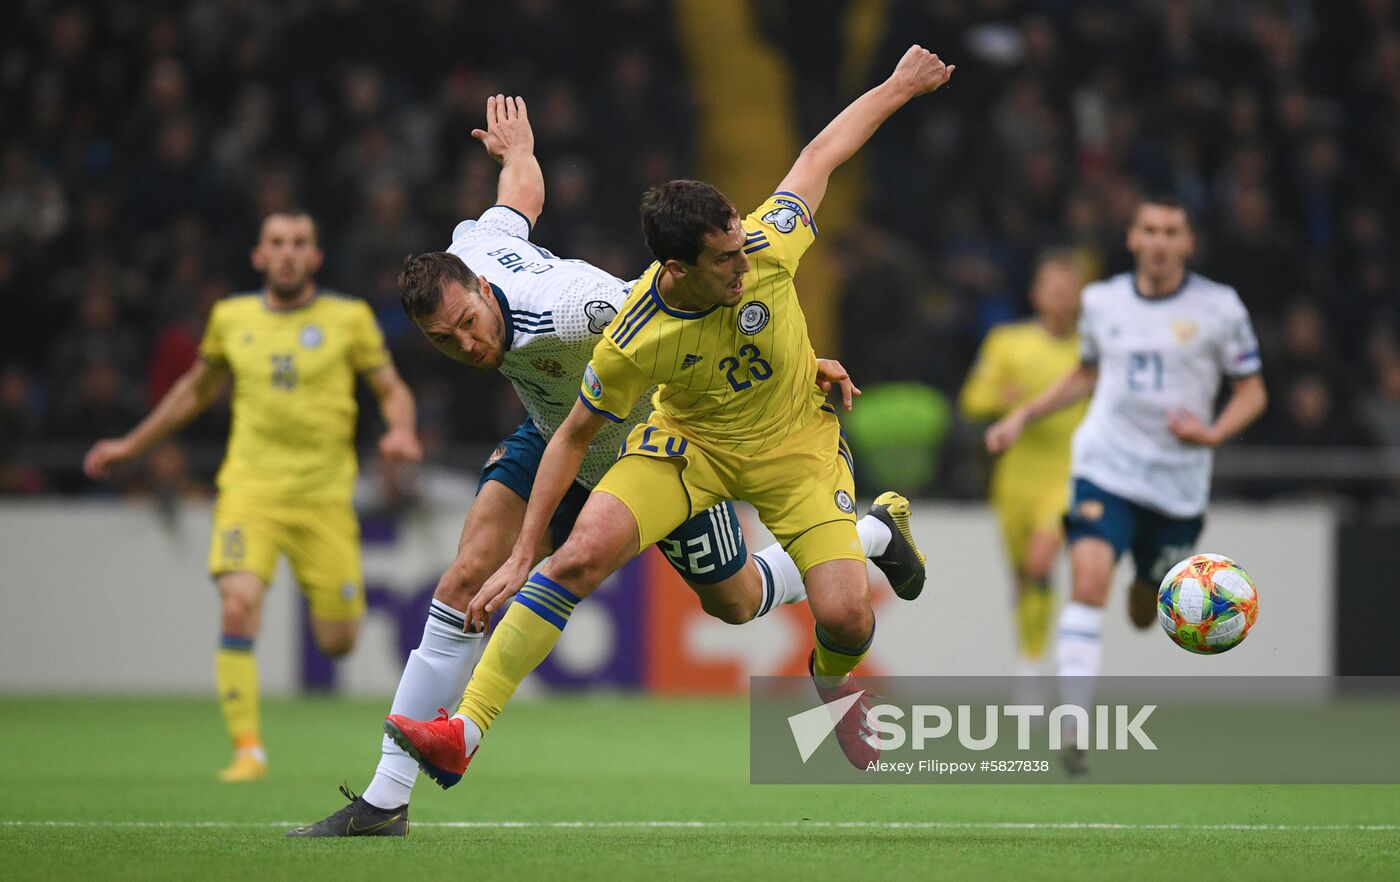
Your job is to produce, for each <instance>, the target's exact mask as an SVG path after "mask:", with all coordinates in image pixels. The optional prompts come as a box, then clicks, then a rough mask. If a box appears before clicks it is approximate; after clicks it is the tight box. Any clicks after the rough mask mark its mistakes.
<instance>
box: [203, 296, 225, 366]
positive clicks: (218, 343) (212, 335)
mask: <svg viewBox="0 0 1400 882" xmlns="http://www.w3.org/2000/svg"><path fill="white" fill-rule="evenodd" d="M222 315H223V301H220V302H218V303H215V304H214V308H213V309H211V310H209V322H208V324H206V325H205V326H204V339H202V340H200V341H199V357H200V358H202V359H204V360H205V361H207V362H209V363H210V364H223V363H224V362H225V361H227V356H226V354H225V352H224V336H223V327H222V325H223V322H221V321H220V317H221V316H222Z"/></svg>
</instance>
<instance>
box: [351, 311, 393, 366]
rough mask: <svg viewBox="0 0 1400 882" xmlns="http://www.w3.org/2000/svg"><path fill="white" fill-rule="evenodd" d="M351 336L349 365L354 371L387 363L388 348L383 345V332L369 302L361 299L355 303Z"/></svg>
mask: <svg viewBox="0 0 1400 882" xmlns="http://www.w3.org/2000/svg"><path fill="white" fill-rule="evenodd" d="M352 333H353V335H354V336H353V338H352V339H351V342H350V366H351V367H352V368H354V370H355V373H357V374H363V373H367V372H369V371H372V370H374V369H376V368H378V367H381V366H383V365H385V364H388V363H389V350H388V349H387V348H386V347H385V346H384V332H383V331H381V330H379V322H377V321H375V319H374V312H373V311H371V310H370V308H369V304H368V303H365V302H363V301H361V302H360V303H357V304H355V321H354V324H353V326H352Z"/></svg>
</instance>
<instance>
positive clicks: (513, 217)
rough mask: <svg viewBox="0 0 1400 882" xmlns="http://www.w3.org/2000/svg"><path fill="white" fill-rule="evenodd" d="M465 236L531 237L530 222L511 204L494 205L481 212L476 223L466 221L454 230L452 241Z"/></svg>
mask: <svg viewBox="0 0 1400 882" xmlns="http://www.w3.org/2000/svg"><path fill="white" fill-rule="evenodd" d="M464 236H514V237H516V238H518V239H528V238H530V222H529V221H528V220H526V218H525V215H523V214H521V213H520V212H518V211H516V210H515V209H514V208H511V207H510V206H509V205H493V206H491V207H490V208H488V209H486V210H485V211H483V212H482V213H481V217H479V218H477V219H476V223H474V224H472V225H470V226H468V225H467V223H466V222H465V221H464V222H462V223H460V224H458V225H457V229H455V230H453V231H452V241H453V242H456V241H457V240H458V239H460V238H463V237H464Z"/></svg>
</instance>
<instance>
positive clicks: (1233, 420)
mask: <svg viewBox="0 0 1400 882" xmlns="http://www.w3.org/2000/svg"><path fill="white" fill-rule="evenodd" d="M1268 406H1269V393H1268V392H1267V391H1266V390H1265V389H1264V378H1263V377H1261V376H1260V375H1259V374H1251V375H1250V376H1247V377H1240V378H1239V379H1237V380H1235V381H1234V383H1233V386H1232V388H1231V390H1230V400H1229V401H1227V402H1225V407H1224V409H1223V410H1221V411H1220V416H1218V417H1216V418H1215V422H1214V423H1213V424H1211V425H1209V426H1208V425H1206V424H1205V423H1203V422H1201V420H1200V418H1199V417H1197V416H1196V415H1195V414H1193V413H1189V412H1187V411H1177V412H1176V413H1173V414H1171V415H1170V416H1169V417H1168V418H1167V419H1168V423H1167V424H1168V426H1169V427H1170V428H1171V430H1172V434H1173V435H1175V436H1176V437H1177V438H1178V439H1180V440H1181V441H1184V442H1185V443H1187V444H1200V445H1202V446H1204V447H1218V446H1219V445H1221V444H1224V443H1225V442H1226V441H1228V440H1230V439H1231V438H1233V437H1235V436H1236V435H1238V434H1240V433H1241V432H1243V431H1244V430H1245V429H1246V428H1248V427H1249V424H1250V423H1252V422H1254V421H1255V420H1257V419H1258V418H1259V415H1260V414H1262V413H1263V412H1264V409H1265V408H1266V407H1268Z"/></svg>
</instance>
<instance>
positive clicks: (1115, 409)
mask: <svg viewBox="0 0 1400 882" xmlns="http://www.w3.org/2000/svg"><path fill="white" fill-rule="evenodd" d="M1079 339H1080V357H1081V358H1082V360H1083V361H1084V362H1085V363H1086V364H1097V365H1098V369H1099V377H1098V382H1097V384H1096V385H1095V387H1094V397H1093V400H1091V401H1090V402H1089V412H1088V414H1087V415H1086V416H1085V418H1084V422H1082V423H1080V425H1079V429H1078V430H1077V431H1076V432H1075V433H1074V453H1073V460H1072V465H1071V469H1072V472H1073V474H1074V476H1075V477H1077V478H1086V479H1088V480H1089V481H1092V482H1093V483H1095V484H1097V485H1098V486H1100V487H1102V488H1103V489H1104V490H1107V491H1108V492H1110V493H1112V494H1114V495H1116V496H1121V497H1123V498H1124V499H1128V500H1131V501H1132V502H1136V503H1138V504H1139V505H1142V506H1145V507H1147V508H1150V509H1152V510H1154V511H1157V512H1160V513H1162V514H1165V515H1168V516H1170V517H1175V518H1189V517H1196V516H1198V515H1201V514H1203V513H1204V512H1205V509H1206V500H1207V499H1208V498H1209V496H1210V469H1211V461H1212V455H1211V450H1210V448H1208V447H1201V446H1198V445H1193V444H1183V443H1182V442H1181V441H1178V440H1177V438H1176V436H1175V435H1173V434H1172V433H1171V429H1170V428H1168V425H1167V418H1168V416H1169V415H1170V414H1171V413H1172V412H1173V411H1177V410H1183V411H1187V412H1189V413H1192V414H1195V415H1196V416H1197V417H1198V418H1199V419H1200V420H1201V421H1202V422H1204V423H1206V424H1207V425H1209V424H1210V423H1211V421H1212V420H1213V418H1214V407H1215V398H1216V395H1217V393H1218V392H1219V391H1220V381H1221V378H1222V377H1244V376H1248V375H1250V374H1255V373H1258V372H1259V369H1260V363H1259V343H1258V341H1257V340H1256V339H1255V336H1254V329H1253V328H1252V327H1251V326H1250V322H1249V313H1248V312H1247V311H1246V310H1245V308H1244V304H1243V303H1241V302H1240V298H1239V295H1238V294H1236V293H1235V289H1234V288H1231V287H1229V286H1228V285H1221V284H1219V283H1217V282H1212V281H1211V280H1210V279H1207V278H1205V277H1204V276H1200V275H1196V274H1195V273H1187V275H1186V279H1185V281H1184V282H1183V283H1182V286H1181V287H1180V288H1179V289H1177V291H1176V292H1174V293H1172V294H1168V295H1165V296H1162V297H1154V298H1147V297H1143V296H1142V295H1140V294H1139V293H1138V292H1137V289H1136V287H1135V285H1134V283H1133V276H1132V274H1131V273H1122V274H1120V275H1116V276H1114V277H1112V278H1110V279H1107V280H1105V281H1102V282H1095V283H1094V284H1092V285H1089V286H1088V287H1087V288H1085V289H1084V304H1083V309H1082V311H1081V313H1080V318H1079Z"/></svg>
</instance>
